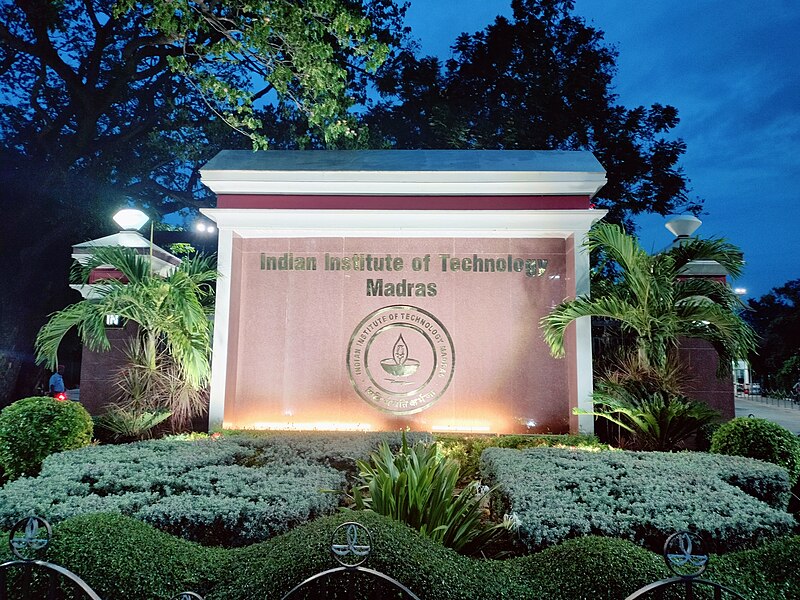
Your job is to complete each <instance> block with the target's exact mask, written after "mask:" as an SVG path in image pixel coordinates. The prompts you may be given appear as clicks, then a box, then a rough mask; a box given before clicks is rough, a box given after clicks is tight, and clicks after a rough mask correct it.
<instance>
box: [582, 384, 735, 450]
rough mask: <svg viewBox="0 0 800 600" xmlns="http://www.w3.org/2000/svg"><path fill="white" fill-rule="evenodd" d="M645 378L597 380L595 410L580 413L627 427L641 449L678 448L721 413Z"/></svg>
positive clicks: (594, 395)
mask: <svg viewBox="0 0 800 600" xmlns="http://www.w3.org/2000/svg"><path fill="white" fill-rule="evenodd" d="M649 383H650V382H648V381H645V380H643V379H642V378H627V379H626V378H619V377H616V376H615V375H611V376H609V377H608V378H607V379H601V380H599V381H598V382H597V389H596V391H595V393H594V394H593V395H592V402H593V404H594V409H593V410H592V411H580V410H576V411H575V412H576V413H577V414H590V415H595V416H599V417H602V418H604V419H607V420H608V421H610V422H612V423H614V424H616V425H618V426H619V427H621V428H622V429H624V430H625V431H627V432H628V433H629V434H630V435H631V437H632V440H631V442H632V444H633V445H635V446H636V447H637V448H639V449H641V450H661V451H669V450H676V449H678V448H680V447H681V445H682V444H683V443H684V442H686V440H688V439H689V438H690V437H692V436H693V435H696V434H697V433H698V432H699V431H700V430H701V429H703V428H704V427H706V426H708V425H710V424H712V423H714V422H715V421H717V420H719V418H720V414H719V413H718V412H717V411H715V410H713V409H711V408H709V407H708V405H707V404H705V403H703V402H698V401H696V400H692V399H690V398H687V397H686V396H683V395H682V394H678V393H675V392H672V391H670V390H668V389H665V387H664V386H662V385H660V384H656V385H655V386H652V385H648V384H649Z"/></svg>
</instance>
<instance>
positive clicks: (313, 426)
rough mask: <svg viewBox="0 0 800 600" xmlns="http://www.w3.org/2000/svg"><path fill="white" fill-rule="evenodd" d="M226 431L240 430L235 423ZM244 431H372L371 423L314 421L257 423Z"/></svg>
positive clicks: (225, 425) (230, 424) (246, 426)
mask: <svg viewBox="0 0 800 600" xmlns="http://www.w3.org/2000/svg"><path fill="white" fill-rule="evenodd" d="M223 427H224V428H225V429H238V427H236V426H235V425H234V424H233V423H224V424H223ZM242 429H258V430H263V431H372V425H371V424H370V423H343V422H341V421H314V422H311V423H294V422H281V421H256V422H255V423H251V424H250V425H245V426H244V427H242Z"/></svg>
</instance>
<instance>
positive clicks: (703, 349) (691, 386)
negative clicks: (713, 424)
mask: <svg viewBox="0 0 800 600" xmlns="http://www.w3.org/2000/svg"><path fill="white" fill-rule="evenodd" d="M678 356H679V359H680V362H681V364H682V365H683V366H684V367H685V373H684V374H685V376H686V377H687V382H686V385H685V388H686V395H687V396H689V397H690V398H693V399H695V400H702V401H703V402H705V403H706V404H708V405H709V406H710V407H711V408H713V409H715V410H718V411H719V412H720V414H722V417H723V419H725V420H729V419H732V418H733V417H735V416H736V406H735V404H734V398H733V379H732V377H731V376H728V377H723V378H719V377H717V375H716V372H717V365H718V364H719V357H718V355H717V352H716V350H714V347H713V346H712V345H711V344H710V343H709V342H706V341H704V340H697V339H687V338H683V339H681V343H680V350H679V354H678Z"/></svg>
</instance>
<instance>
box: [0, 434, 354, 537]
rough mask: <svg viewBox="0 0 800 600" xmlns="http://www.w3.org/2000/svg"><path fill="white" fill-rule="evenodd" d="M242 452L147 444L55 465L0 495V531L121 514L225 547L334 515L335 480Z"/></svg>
mask: <svg viewBox="0 0 800 600" xmlns="http://www.w3.org/2000/svg"><path fill="white" fill-rule="evenodd" d="M244 442H245V439H244V438H237V441H233V440H231V439H226V438H224V437H223V438H222V439H219V440H212V439H201V440H196V441H178V440H151V441H146V442H137V443H134V444H126V445H117V446H94V447H89V448H83V449H80V450H75V451H72V452H65V453H61V454H55V455H52V456H50V457H48V458H47V459H46V460H45V461H44V464H43V467H42V472H41V475H40V476H39V477H37V478H23V479H19V480H17V481H14V482H11V483H9V484H8V485H6V486H5V487H4V488H2V489H0V524H1V525H3V526H5V527H9V526H10V525H11V524H13V523H14V522H15V521H16V520H17V519H18V518H19V517H20V516H24V515H29V514H38V515H40V516H43V517H45V518H47V519H48V520H49V521H51V522H52V523H57V522H59V521H62V520H64V519H66V518H69V517H73V516H76V515H82V514H87V513H92V512H119V513H122V514H126V515H130V516H134V517H136V518H138V519H141V520H143V521H147V522H150V523H152V524H154V525H156V526H158V527H160V528H161V529H164V530H165V531H169V532H171V533H175V534H179V535H182V536H185V537H186V538H188V539H192V540H195V541H201V542H203V543H208V544H217V545H224V546H231V545H242V544H249V543H253V542H255V541H261V540H264V539H267V538H268V537H270V536H272V535H274V534H276V533H281V532H284V531H286V530H288V529H289V528H290V527H292V526H294V525H297V524H299V523H303V522H305V521H308V520H310V519H313V518H315V517H317V516H319V515H322V514H328V513H331V512H333V511H334V510H336V508H337V506H338V504H339V498H338V497H337V496H335V495H334V494H328V493H324V492H323V491H321V490H326V489H341V488H342V487H343V486H344V484H345V480H344V477H343V475H342V474H341V473H339V472H338V471H336V470H334V469H332V468H331V467H328V466H325V465H322V464H318V463H313V462H310V461H307V460H305V459H303V458H301V457H298V456H294V455H292V454H291V453H290V452H288V451H285V450H279V449H278V450H275V452H272V453H271V452H265V453H263V454H260V453H259V452H258V451H257V449H255V448H253V447H249V446H247V445H244ZM276 456H278V457H279V458H280V460H274V459H275V458H276Z"/></svg>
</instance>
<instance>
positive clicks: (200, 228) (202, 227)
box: [194, 223, 206, 232]
mask: <svg viewBox="0 0 800 600" xmlns="http://www.w3.org/2000/svg"><path fill="white" fill-rule="evenodd" d="M194 228H195V229H196V230H197V231H201V232H205V231H206V225H205V223H198V224H197V225H195V226H194Z"/></svg>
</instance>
